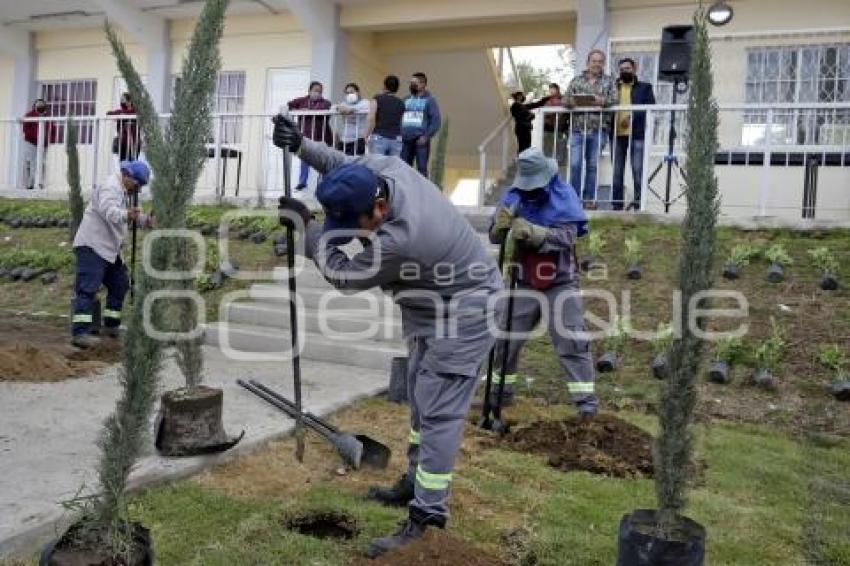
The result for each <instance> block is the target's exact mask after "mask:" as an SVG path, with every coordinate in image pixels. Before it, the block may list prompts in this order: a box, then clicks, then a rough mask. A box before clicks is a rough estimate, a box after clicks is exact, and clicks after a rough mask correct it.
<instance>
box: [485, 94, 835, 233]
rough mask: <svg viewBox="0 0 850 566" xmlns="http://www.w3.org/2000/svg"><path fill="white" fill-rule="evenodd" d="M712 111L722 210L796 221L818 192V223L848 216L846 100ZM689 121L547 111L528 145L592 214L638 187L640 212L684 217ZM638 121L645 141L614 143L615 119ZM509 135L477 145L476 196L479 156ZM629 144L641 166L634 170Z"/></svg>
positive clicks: (614, 112) (672, 113)
mask: <svg viewBox="0 0 850 566" xmlns="http://www.w3.org/2000/svg"><path fill="white" fill-rule="evenodd" d="M719 113H720V124H719V148H718V152H717V159H716V172H717V176H718V181H719V186H720V191H721V196H722V200H723V204H722V207H723V208H722V211H723V213H726V214H736V215H742V214H743V215H759V216H766V215H782V216H788V217H792V216H794V215H797V216H799V214H800V212H801V209H802V207H803V205H802V204H801V203H802V202H803V201H804V197H805V196H806V192H807V191H813V190H818V191H819V192H820V196H819V197H818V198H817V201H818V205H817V209H816V210H817V215H818V217H824V218H836V219H844V220H846V219H850V103H812V104H744V103H733V104H721V105H719ZM686 114H687V105H685V104H676V105H670V104H667V105H660V104H659V105H651V106H649V105H647V106H638V105H635V106H614V107H610V108H605V109H600V108H574V109H572V110H568V109H566V108H563V107H557V106H555V107H552V106H544V107H542V108H540V109H539V110H537V111H536V116H535V122H534V129H533V130H532V132H533V137H532V144H533V145H534V146H535V147H540V148H542V149H543V151H544V152H545V153H546V154H547V155H548V156H550V157H552V158H554V159H556V160H557V161H558V163H559V166H560V168H561V172H562V178H564V179H565V180H567V181H569V182H570V183H571V184H573V186H574V187H575V186H576V185H578V189H577V191H578V193H579V195H580V196H581V197H582V198H583V200H584V201H585V202H586V204H587V205H588V207H589V208H614V209H619V208H621V207H627V206H628V205H629V204H630V203H631V200H632V199H634V196H633V197H632V199H629V198H628V195H627V194H624V195H623V197H621V196H620V194H619V190H620V187H622V188H623V192H624V193H631V194H632V195H634V187H635V186H639V187H640V188H641V190H640V192H639V198H638V199H637V203H636V207H637V208H638V209H639V210H649V211H669V210H671V209H673V210H675V209H680V210H681V208H682V207H683V206H684V202H683V199H682V198H681V197H682V196H683V191H684V179H683V173H684V170H685V168H686V165H687V164H686V163H685V153H684V143H683V142H684V140H685V137H686V133H687V132H686V125H687V116H686ZM641 116H645V118H644V119H642V118H640V117H641ZM636 118H638V121H641V120H643V121H644V123H645V129H644V133H643V135H642V136H638V137H635V136H634V130H633V129H632V128H631V127H630V128H629V130H628V134H627V135H625V136H618V139H613V138H612V136H611V135H610V132H611V129H612V127H613V126H612V125H613V124H614V123H615V122H616V121H618V120H623V119H626V120H627V121H628V124H629V125H630V126H633V125H634V124H635V122H636ZM598 125H602V126H601V127H597V126H598ZM671 125H672V127H673V129H672V132H673V139H672V144H671V143H670V141H671V139H670V134H671ZM507 129H508V126H506V125H504V124H503V123H500V124H499V126H498V127H497V128H496V129H494V130H493V132H491V133H490V135H488V137H487V138H486V139H485V141H484V142H482V144H481V147H479V156H480V159H481V171H482V177H481V186H482V191H483V189H484V188H485V187H486V178H485V174H484V172H485V171H487V169H488V167H487V163H488V161H487V160H488V158H487V156H486V153H485V151H484V150H486V149H487V148H488V147H490V146H492V145H493V144H494V143H495V141H496V139H497V138H498V135H499V134H500V133H503V132H505V131H507ZM612 141H613V142H614V144H615V145H616V144H620V147H621V150H620V151H617V150H616V148H612V147H611V146H612ZM635 145H636V146H638V147H637V149H638V151H637V154H638V159H636V160H635V162H636V164H637V167H635V168H634V169H632V167H631V163H632V154H633V150H634V149H635ZM623 147H628V151H627V152H624V151H622V148H623ZM641 150H642V151H641ZM624 154H626V155H625V156H624ZM812 162H816V163H817V164H818V165H819V166H820V175H819V183H818V185H819V186H815V187H812V186H806V185H804V179H805V178H806V176H805V175H804V174H803V173H804V169H805V167H806V165H807V164H808V165H811V164H812ZM627 165H629V166H630V167H628V168H627V167H626V166H627ZM668 168H669V170H670V171H669V175H670V183H669V186H670V190H669V191H668V182H667V177H668ZM621 172H622V173H621ZM795 172H799V175H798V174H796V173H795ZM620 174H622V175H623V178H622V181H621V180H620V179H621V177H620ZM627 187H631V189H628V188H627ZM615 189H616V192H617V194H616V198H615V196H614V194H613V193H614V192H615ZM810 196H811V195H810ZM482 197H483V194H482V195H481V197H480V200H479V202H483V199H482Z"/></svg>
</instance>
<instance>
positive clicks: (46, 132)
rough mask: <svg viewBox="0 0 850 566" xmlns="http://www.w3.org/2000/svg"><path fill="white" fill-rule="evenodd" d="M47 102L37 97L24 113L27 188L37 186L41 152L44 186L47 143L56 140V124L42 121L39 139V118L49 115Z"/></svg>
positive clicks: (25, 178)
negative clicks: (30, 107) (38, 162)
mask: <svg viewBox="0 0 850 566" xmlns="http://www.w3.org/2000/svg"><path fill="white" fill-rule="evenodd" d="M48 115H49V114H48V111H47V102H45V101H44V99H43V98H38V99H36V101H35V102H33V104H32V110H30V111H29V112H27V113H26V114H24V123H23V130H24V142H26V143H24V145H23V148H22V149H23V153H24V180H25V183H26V188H27V189H32V188H34V187H35V182H36V176H37V175H36V168H37V161H38V154H39V153H41V177H40V185H41V186H42V187H43V186H44V183H45V181H46V179H45V175H46V173H47V168H46V164H47V145H48V144H51V143H55V142H56V126H55V124H54V123H53V122H42V123H43V124H44V125H43V126H42V127H41V139H39V135H38V130H39V126H38V124H39V121H38V120H37V118H44V117H46V116H48Z"/></svg>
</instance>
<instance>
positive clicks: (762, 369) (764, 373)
mask: <svg viewBox="0 0 850 566" xmlns="http://www.w3.org/2000/svg"><path fill="white" fill-rule="evenodd" d="M785 346H786V342H785V331H784V330H783V329H782V326H781V325H780V324H779V323H778V322H776V319H775V318H773V317H771V318H770V335H769V336H768V337H767V338H766V339H765V340H763V341H762V342H761V343H760V344H759V345H758V346H756V349H755V351H754V352H753V362H754V365H755V368H754V369H755V371H754V372H753V375H752V378H751V379H752V383H753V384H754V385H757V386H759V387H762V388H764V389H768V390H770V391H775V390H776V387H777V381H776V380H777V373H779V371H780V369H781V363H782V357H783V355H784V353H785Z"/></svg>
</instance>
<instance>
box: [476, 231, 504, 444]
mask: <svg viewBox="0 0 850 566" xmlns="http://www.w3.org/2000/svg"><path fill="white" fill-rule="evenodd" d="M507 242H508V237H507V235H505V238H504V239H503V240H502V242H501V243H500V244H499V273H501V272H502V268H503V267H504V265H505V253H506V251H507V248H508V245H507ZM495 360H496V344H495V343H494V344H493V347H492V348H490V353H489V354H488V355H487V381H485V382H484V403H483V405H482V409H481V423H482V428H489V423H490V412H491V411H492V410H493V406H492V405H491V404H490V392H491V391H492V390H493V364H494V363H495Z"/></svg>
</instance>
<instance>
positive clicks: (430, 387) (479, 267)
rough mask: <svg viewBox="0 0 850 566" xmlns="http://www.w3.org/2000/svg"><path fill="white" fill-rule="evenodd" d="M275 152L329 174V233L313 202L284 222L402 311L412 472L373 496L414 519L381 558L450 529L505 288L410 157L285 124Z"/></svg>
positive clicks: (311, 252)
mask: <svg viewBox="0 0 850 566" xmlns="http://www.w3.org/2000/svg"><path fill="white" fill-rule="evenodd" d="M274 143H275V145H277V146H278V147H281V148H289V150H290V151H293V152H296V153H297V155H298V157H299V158H300V159H302V160H303V161H304V162H306V163H307V164H309V165H310V166H311V167H313V168H314V169H316V170H317V171H318V172H319V173H320V174H322V175H324V179H323V180H322V182H321V184H320V185H319V187H318V188H317V190H316V196H317V198H318V199H319V202H320V203H321V204H322V207H323V208H324V210H325V214H326V221H325V224H324V226H320V225H319V223H318V222H316V221H315V220H314V219H313V218H312V217H311V215H310V212H309V211H308V210H307V208H306V207H305V206H304V204H303V203H302V202H300V201H298V200H295V199H287V198H286V197H284V198H281V199H280V209H281V218H285V217H295V220H293V221H292V222H293V223H294V224H298V222H299V221H298V220H297V218H298V217H300V219H301V220H303V222H304V225H305V228H304V245H305V254H306V255H307V257H312V258H313V260H314V261H315V263H316V265H317V266H318V268H319V269H320V271H321V272H322V274H323V275H324V276H325V278H326V279H327V280H328V281H329V282H330V283H331V284H332V285H333V286H334V287H336V288H337V289H339V290H341V291H343V292H350V293H356V292H358V291H362V290H365V289H370V288H372V287H379V288H381V289H382V290H383V291H385V292H387V293H389V294H391V295H392V296H393V299H394V300H395V302H396V304H398V305H399V307H400V308H401V313H402V331H403V334H404V337H405V339H406V340H407V346H408V350H409V358H408V395H409V398H410V413H411V414H410V433H409V445H408V461H409V462H408V471H407V473H406V474H404V475H403V476H402V477H401V479H399V480H398V482H396V484H395V485H394V486H392V487H390V488H372V489H370V491H369V497H370V498H371V499H375V500H378V501H380V502H382V503H384V504H388V505H398V506H405V505H407V506H409V515H408V519H407V520H406V521H405V522H404V523H403V524H402V526H401V528H400V529H399V530H398V531H397V532H396V533H395V534H393V535H391V536H388V537H384V538H379V539H376V540H374V541H372V542H371V543H370V545H369V550H368V554H369V556H370V557H373V558H374V557H377V556H380V555H382V554H384V553H386V552H388V551H390V550H393V549H396V548H399V547H401V546H404V545H406V544H408V543H409V542H411V541H413V540H416V539H418V538H420V537H421V536H422V535H423V534H424V532H425V529H426V528H427V527H428V526H437V527H440V528H442V527H444V526H445V524H446V520H447V518H448V507H447V499H448V496H449V485H450V483H451V479H452V468H453V466H454V460H455V456H456V455H457V452H458V450H459V448H460V443H461V440H462V436H463V428H464V424H465V420H466V416H467V413H468V412H469V406H470V404H471V401H472V396H473V392H474V390H475V384H476V376H477V375H478V372H479V370H480V368H481V365H482V362H483V361H484V359H485V358H486V356H487V353H488V351H489V350H490V348H491V347H492V345H493V341H494V335H493V332H492V331H491V326H495V315H494V313H493V311H494V310H495V304H496V300H495V299H496V293H497V292H499V291H500V290H501V289H502V288H503V285H502V280H501V277H500V275H499V271H498V267H497V266H496V263H495V261H494V260H493V258H492V257H491V256H490V255H489V254H488V253H487V251H486V249H485V248H484V246H483V244H482V242H481V241H480V239H479V238H478V236H477V235H476V234H475V232H474V231H473V230H472V228H471V227H470V225H469V223H468V222H467V221H466V219H465V218H464V217H463V216H462V215H461V214H460V213H459V212H458V211H457V209H455V207H454V205H452V204H451V202H450V201H449V200H448V199H446V198H445V197H444V196H443V195H442V194H441V193H440V191H439V189H437V187H436V186H434V185H433V184H432V183H431V182H430V181H428V180H427V179H426V178H424V177H422V176H421V175H420V174H419V173H417V172H416V170H414V169H412V168H411V167H409V166H408V165H407V164H405V163H404V162H403V161H402V160H401V159H399V158H397V157H389V156H382V155H365V156H356V157H351V156H346V155H344V154H343V153H341V152H339V151H335V150H333V149H331V148H329V147H327V146H326V145H325V144H322V143H315V142H313V141H311V140H309V139H304V138H303V137H302V136H301V134H300V132H299V131H298V128H297V126H296V125H295V124H294V123H293V122H292V121H290V120H289V119H288V118H285V117H283V116H278V117H277V118H276V119H275V130H274ZM340 235H341V236H340ZM353 237H357V238H359V239H360V240H361V242H364V250H363V251H362V252H360V253H358V254H356V255H354V256H353V257H351V258H349V257H348V255H346V253H345V252H343V251H342V250H340V249H339V247H338V246H339V245H341V244H343V243H346V242H348V241H350V240H351V239H352V238H353ZM367 239H368V240H367Z"/></svg>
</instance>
